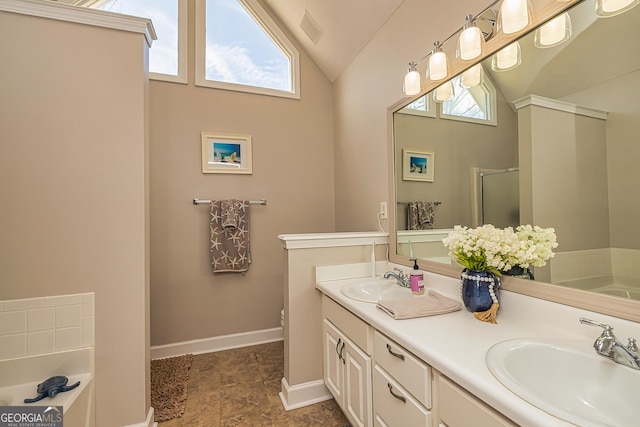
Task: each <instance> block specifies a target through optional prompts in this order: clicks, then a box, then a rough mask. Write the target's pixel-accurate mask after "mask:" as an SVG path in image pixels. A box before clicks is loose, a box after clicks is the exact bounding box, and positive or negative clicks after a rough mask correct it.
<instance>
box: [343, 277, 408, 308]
mask: <svg viewBox="0 0 640 427" xmlns="http://www.w3.org/2000/svg"><path fill="white" fill-rule="evenodd" d="M340 292H342V295H344V296H346V297H349V298H351V299H354V300H357V301H363V302H374V303H377V302H378V301H379V300H383V299H384V300H390V299H404V298H410V297H411V290H410V289H409V288H403V287H402V286H398V285H397V284H396V281H395V279H390V280H387V279H362V281H361V282H355V283H350V284H348V285H344V286H343V287H342V288H340Z"/></svg>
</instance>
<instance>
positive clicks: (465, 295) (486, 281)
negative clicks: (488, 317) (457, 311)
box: [461, 268, 500, 313]
mask: <svg viewBox="0 0 640 427" xmlns="http://www.w3.org/2000/svg"><path fill="white" fill-rule="evenodd" d="M461 277H462V301H463V302H464V306H465V307H466V308H467V310H469V311H470V312H472V313H475V312H482V311H487V310H489V309H490V308H491V306H492V305H493V303H494V302H495V303H498V301H499V296H498V288H500V279H499V278H498V276H496V275H495V274H494V273H492V272H491V271H475V270H469V269H466V268H465V269H464V270H462V274H461Z"/></svg>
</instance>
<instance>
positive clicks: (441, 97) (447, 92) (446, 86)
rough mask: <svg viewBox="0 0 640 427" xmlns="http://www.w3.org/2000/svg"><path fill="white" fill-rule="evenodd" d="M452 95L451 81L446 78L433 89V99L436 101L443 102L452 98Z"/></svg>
mask: <svg viewBox="0 0 640 427" xmlns="http://www.w3.org/2000/svg"><path fill="white" fill-rule="evenodd" d="M453 95H454V91H453V82H452V81H451V80H448V81H446V82H445V83H443V84H441V85H440V86H438V87H437V88H436V90H434V91H433V100H434V101H436V102H444V101H448V100H450V99H451V98H453Z"/></svg>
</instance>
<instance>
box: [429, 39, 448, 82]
mask: <svg viewBox="0 0 640 427" xmlns="http://www.w3.org/2000/svg"><path fill="white" fill-rule="evenodd" d="M436 46H438V43H437V42H436ZM448 75H449V58H447V54H446V53H444V52H443V51H442V50H441V49H440V48H438V47H436V49H435V50H434V51H433V53H432V54H431V56H430V57H429V65H428V66H427V78H428V79H430V80H433V81H438V80H442V79H446V78H447V76H448Z"/></svg>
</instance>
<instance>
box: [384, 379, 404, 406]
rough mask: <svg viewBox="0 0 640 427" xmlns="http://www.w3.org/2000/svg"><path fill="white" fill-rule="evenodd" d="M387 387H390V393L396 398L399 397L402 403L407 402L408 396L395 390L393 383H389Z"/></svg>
mask: <svg viewBox="0 0 640 427" xmlns="http://www.w3.org/2000/svg"><path fill="white" fill-rule="evenodd" d="M387 387H389V393H391V396H393V397H395V398H396V399H398V400H399V401H400V402H402V403H407V398H406V397H404V396H402V395H400V394H397V393H394V392H393V386H392V385H391V383H387Z"/></svg>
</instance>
